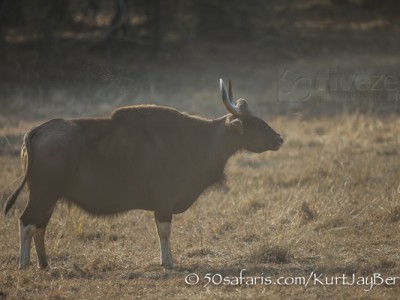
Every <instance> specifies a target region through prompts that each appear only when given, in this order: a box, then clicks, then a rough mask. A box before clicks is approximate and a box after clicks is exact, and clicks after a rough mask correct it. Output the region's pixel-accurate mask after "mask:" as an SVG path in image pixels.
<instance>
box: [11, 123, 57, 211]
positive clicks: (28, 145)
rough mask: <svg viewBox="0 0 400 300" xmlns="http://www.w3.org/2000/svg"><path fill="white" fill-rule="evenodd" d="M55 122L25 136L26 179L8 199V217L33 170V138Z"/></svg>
mask: <svg viewBox="0 0 400 300" xmlns="http://www.w3.org/2000/svg"><path fill="white" fill-rule="evenodd" d="M51 121H53V120H50V121H47V122H45V123H43V124H42V125H40V126H37V127H35V128H33V129H31V130H29V131H28V132H27V133H26V134H25V136H24V142H23V146H22V147H25V149H26V152H27V157H26V160H27V161H26V169H25V174H24V178H23V179H22V181H21V183H20V184H19V186H18V187H17V189H16V190H15V191H14V192H13V193H12V194H11V195H10V196H9V197H8V199H7V201H6V203H5V205H4V215H6V214H7V213H8V211H9V210H10V208H11V207H12V206H13V205H14V203H15V201H16V200H17V198H18V195H19V193H20V192H21V191H22V189H23V188H24V185H25V183H26V180H27V178H28V176H29V173H30V170H31V162H32V143H31V140H32V137H33V136H34V135H35V134H36V132H37V131H38V130H39V129H40V128H42V127H43V126H44V125H46V124H47V123H49V122H51Z"/></svg>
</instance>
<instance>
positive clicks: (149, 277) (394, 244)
mask: <svg viewBox="0 0 400 300" xmlns="http://www.w3.org/2000/svg"><path fill="white" fill-rule="evenodd" d="M360 34H361V36H362V33H360ZM375 37H376V39H375V40H374V41H372V40H371V41H369V42H362V38H360V40H357V41H356V42H354V44H353V46H354V47H353V48H352V49H353V50H354V49H355V52H354V53H350V52H349V51H348V50H346V49H344V50H340V49H338V48H335V43H334V42H329V41H328V42H326V43H327V45H328V46H329V47H330V46H332V48H329V47H325V48H324V47H323V46H321V47H320V48H318V49H319V50H318V51H317V52H316V53H314V54H312V53H311V52H312V51H311V50H312V47H311V46H309V47H311V48H308V47H305V45H311V44H312V41H310V40H307V42H304V44H301V43H298V44H296V45H297V47H298V48H296V49H297V50H296V51H298V53H297V54H296V55H298V56H296V57H293V56H290V55H291V54H292V53H293V52H290V51H289V50H288V47H286V48H285V49H283V50H282V55H281V56H279V59H275V58H274V57H275V56H274V53H275V55H276V53H277V51H276V48H274V47H278V49H279V45H278V46H276V44H272V46H271V45H267V46H265V45H264V46H263V45H261V46H260V45H259V47H260V48H259V49H257V50H255V49H256V48H255V47H252V46H248V45H242V46H240V45H239V46H238V45H237V46H236V48H235V49H234V51H232V49H233V48H230V47H229V45H228V46H220V47H219V48H218V47H217V48H215V47H214V46H205V48H206V50H205V49H204V48H195V47H194V48H192V49H186V50H185V51H183V52H182V53H181V54H180V55H178V56H177V57H173V58H171V57H168V56H166V57H163V58H161V60H160V61H157V62H147V65H146V64H140V59H141V58H140V57H135V56H133V57H131V56H124V57H123V58H115V57H114V58H113V60H112V61H111V60H110V59H109V58H110V57H109V56H107V55H105V56H104V57H94V58H91V60H90V61H89V62H88V60H85V61H84V62H86V65H84V64H83V65H81V67H80V68H81V69H79V68H78V69H77V71H76V73H77V74H79V73H81V71H82V70H86V71H87V72H88V73H89V74H92V75H93V76H94V77H95V78H97V79H99V78H100V79H101V80H102V81H101V82H100V83H99V85H94V84H93V83H92V82H91V81H90V80H89V81H88V82H89V83H87V85H86V86H85V87H80V88H81V89H82V90H81V91H80V92H79V93H81V94H82V95H84V96H82V97H81V98H80V97H78V96H76V95H79V93H78V92H77V93H76V94H74V93H73V89H69V88H60V87H58V89H57V88H55V89H49V88H48V86H47V87H44V86H40V85H39V86H38V87H37V90H35V97H34V99H33V100H32V99H31V98H30V92H31V91H32V90H31V89H30V88H31V87H29V86H25V85H24V83H23V84H21V88H18V89H16V90H15V92H14V94H13V95H12V97H11V98H12V99H11V98H10V101H9V103H8V104H7V105H6V106H4V107H2V108H1V109H0V166H1V167H0V204H1V205H3V204H4V202H5V201H6V199H7V196H8V195H9V194H10V192H11V191H12V190H13V188H15V186H16V185H17V183H18V179H19V178H20V176H21V168H20V161H19V157H18V153H19V147H20V142H21V139H22V135H23V133H24V132H25V131H26V130H27V129H29V128H30V127H32V126H35V125H37V124H40V123H41V122H43V121H44V120H46V119H49V118H53V117H78V116H95V115H97V116H101V115H106V114H108V113H109V112H110V111H111V110H112V109H113V108H115V107H117V106H120V105H126V104H135V103H157V104H163V105H166V106H172V107H176V108H178V109H180V110H184V111H188V112H190V113H197V114H200V115H203V116H208V117H217V116H221V115H223V114H225V111H224V108H223V106H222V103H221V100H220V95H219V93H218V88H217V86H218V79H219V78H220V77H224V78H228V77H232V78H233V79H234V81H233V84H234V95H235V96H237V97H245V98H247V99H248V101H249V103H250V105H251V106H252V107H253V108H254V110H256V111H257V112H258V113H259V114H260V115H262V116H264V117H265V118H266V119H267V120H268V123H269V124H270V125H271V126H272V127H273V128H274V129H276V130H277V131H278V132H279V133H281V134H282V135H284V136H285V144H284V146H283V147H282V148H281V149H280V150H279V151H278V152H267V153H263V154H251V153H246V152H242V153H238V154H236V155H235V156H234V157H232V158H231V160H230V161H229V162H228V165H227V167H226V176H227V186H226V187H215V188H211V189H209V190H207V191H206V192H205V193H204V194H203V195H202V196H201V197H200V198H199V199H198V201H197V202H195V204H194V205H193V206H192V207H191V208H190V209H189V210H188V211H186V212H185V213H183V214H181V215H177V216H175V217H174V220H173V229H172V239H171V241H172V251H173V256H174V258H175V264H176V269H175V270H174V271H169V272H164V270H163V269H162V268H161V267H160V266H159V245H158V237H157V234H156V230H155V225H154V217H153V214H152V213H150V212H146V211H131V212H127V213H124V214H121V215H118V216H113V217H109V218H98V217H93V216H90V215H88V214H86V213H84V212H82V211H81V210H79V209H78V208H76V207H69V206H68V205H66V204H65V203H62V202H60V203H59V204H58V206H57V208H56V210H55V212H54V214H53V217H52V219H51V221H50V224H49V226H48V230H47V233H46V238H47V249H48V257H49V260H50V265H51V268H50V269H49V270H39V269H37V268H36V266H35V264H36V256H35V253H34V251H32V256H31V257H32V264H33V265H32V266H31V267H30V268H29V269H28V270H25V271H22V270H19V269H18V249H19V241H18V239H19V238H18V217H19V215H20V213H21V212H22V210H23V208H24V205H25V203H26V199H27V192H26V191H25V192H24V193H22V194H21V196H20V198H19V199H18V201H17V203H16V205H15V207H14V208H13V209H12V211H11V212H10V214H9V215H8V216H7V217H3V216H2V217H0V240H1V242H0V299H134V298H147V299H160V298H164V299H219V298H221V299H223V298H226V299H238V298H243V299H279V298H280V299H323V298H324V299H351V298H353V299H397V298H398V297H399V295H400V238H399V231H400V202H399V199H400V168H399V165H400V159H399V157H400V152H399V151H400V119H399V117H398V113H396V111H397V112H398V109H399V102H393V101H392V102H391V104H392V106H389V107H388V106H379V101H378V104H376V103H374V104H373V105H371V106H368V105H366V104H365V103H367V100H368V99H370V98H376V97H378V96H380V97H386V96H387V95H386V94H385V92H386V91H380V92H379V93H378V94H377V93H374V92H373V91H364V92H362V93H361V92H357V91H354V90H351V91H345V92H343V93H342V94H340V96H341V97H343V100H346V99H350V98H351V99H353V98H354V97H356V98H357V99H358V98H362V99H363V100H365V101H366V102H365V103H364V102H363V103H362V104H363V106H360V109H354V108H351V109H346V108H344V109H343V108H342V106H339V107H340V108H337V109H336V110H334V111H332V107H330V104H329V103H325V102H323V101H322V103H321V99H327V98H329V97H330V94H329V93H328V92H326V91H325V92H324V91H322V92H321V91H320V92H319V94H318V95H317V96H316V98H314V99H312V100H315V101H309V102H308V103H300V104H299V103H286V102H282V103H272V102H271V103H270V102H266V99H269V100H270V101H274V100H276V98H277V94H276V77H277V74H279V72H278V71H279V70H281V69H282V68H289V69H290V70H305V72H306V71H307V72H308V73H306V74H310V72H311V73H312V74H317V73H318V72H320V71H326V70H331V69H332V68H333V67H334V68H336V70H339V71H341V72H343V74H354V73H357V74H373V73H374V72H375V73H377V74H392V73H393V72H395V74H398V72H397V73H396V71H395V70H396V68H397V70H398V67H399V65H400V57H399V55H398V53H399V52H398V51H397V50H398V49H399V48H400V47H399V45H397V44H396V43H395V42H392V44H389V43H386V44H385V43H384V42H382V40H384V38H383V37H382V35H381V34H380V33H377V34H376V36H375ZM377 41H378V42H377ZM314 42H315V43H317V42H316V41H314ZM381 42H382V43H381ZM363 43H364V44H363ZM377 43H381V44H382V45H383V44H384V45H386V47H389V48H387V49H386V51H387V52H385V53H386V55H382V51H381V50H382V49H381V48H379V47H378V46H374V45H376V44H377ZM293 45H295V43H293ZM293 45H292V46H293ZM253 46H254V45H253ZM289 46H290V45H289ZM366 46H368V47H370V49H371V51H370V53H369V55H361V54H360V53H361V52H362V49H363V48H364V47H366ZM262 47H263V48H262ZM357 47H358V48H357ZM374 47H375V48H374ZM349 48H350V46H349ZM274 49H275V50H274ZM299 49H300V50H299ZM292 50H293V49H292ZM274 51H275V52H274ZM285 51H286V52H285ZM285 53H286V54H287V55H286V54H285ZM299 53H300V54H299ZM305 53H307V55H306V54H305ZM28 54H29V53H28ZM28 54H27V55H28ZM249 58H251V60H250V59H249ZM118 59H119V60H118ZM10 61H11V62H12V55H11V58H10ZM11 62H10V63H9V64H8V65H6V66H5V67H7V68H9V70H11V69H12V68H13V64H12V63H11ZM52 63H53V62H52V61H51V58H49V61H48V62H47V64H49V65H50V64H52ZM70 63H72V62H71V61H70V58H68V57H66V58H65V62H64V64H65V65H62V64H61V65H58V66H59V67H60V69H59V70H58V71H54V72H56V74H59V73H57V72H61V71H60V70H61V69H62V67H63V66H64V67H65V66H66V65H68V64H70ZM78 63H79V61H78ZM78 63H76V64H75V65H73V66H72V67H74V66H76V65H77V64H78ZM46 66H47V65H45V67H46ZM93 66H97V67H96V68H94V67H93ZM114 67H115V68H116V69H113V68H114ZM124 68H125V69H126V70H135V71H134V73H135V74H138V73H141V74H145V75H144V76H143V77H141V76H136V77H135V76H134V75H132V74H126V73H124V72H122V71H121V70H124ZM27 69H28V68H27ZM51 70H52V69H51ZM63 70H64V69H63ZM63 72H64V71H63ZM65 72H66V73H65V74H64V73H62V74H63V75H62V76H61V77H62V80H64V81H65V82H68V80H70V81H72V80H71V78H69V77H68V74H67V71H65ZM313 72H314V73H313ZM375 73H374V74H375ZM26 74H28V75H29V74H30V73H29V72H28V71H27V73H26ZM28 75H27V76H28ZM31 75H32V74H31ZM47 76H48V77H49V78H51V77H52V76H53V74H52V73H49V74H47ZM124 77H127V78H128V79H129V78H130V79H131V80H130V81H129V80H128V82H125V81H123V78H124ZM397 78H398V77H397ZM86 79H87V78H86ZM274 80H275V83H274ZM72 83H73V84H72V85H74V84H75V83H76V82H75V81H72ZM49 84H51V83H49ZM141 86H145V87H146V88H145V89H143V90H141V89H140V87H141ZM75 88H76V89H78V87H75ZM42 89H43V91H46V93H45V94H44V93H42ZM83 89H85V90H83ZM49 91H50V92H49ZM397 92H398V90H397ZM111 99H113V100H111ZM364 104H365V105H364ZM367 106H368V109H365V107H367ZM315 107H317V108H318V109H317V112H315V111H314V110H313V109H314V108H315ZM310 111H312V113H310ZM205 142H206V141H205ZM243 269H245V270H244V271H242V275H243V276H244V279H242V284H237V283H238V282H237V281H235V280H239V279H238V277H239V276H240V273H241V270H243ZM193 273H195V274H197V275H198V280H199V282H198V283H197V284H188V283H186V282H185V279H186V281H188V280H189V281H190V280H195V279H196V278H195V275H193ZM379 274H380V275H379ZM189 275H190V276H189ZM344 276H346V278H345V279H344ZM352 276H355V282H354V281H353V277H352ZM373 276H375V281H374V282H373V283H372V284H371V277H373ZM396 276H397V278H390V277H396ZM261 277H262V279H261ZM207 278H211V282H210V283H208V282H209V279H207ZM309 278H311V280H309V281H308V279H309ZM382 279H385V280H386V281H385V282H382ZM307 281H308V284H306V282H307ZM335 281H336V282H335Z"/></svg>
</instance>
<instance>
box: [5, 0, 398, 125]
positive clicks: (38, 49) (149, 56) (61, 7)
mask: <svg viewBox="0 0 400 300" xmlns="http://www.w3.org/2000/svg"><path fill="white" fill-rule="evenodd" d="M399 11H400V3H399V2H398V1H394V0H386V1H373V0H354V1H351V0H303V1H293V0H285V1H274V0H273V1H261V0H253V1H238V0H229V1H228V0H204V1H199V0H197V1H183V0H170V1H160V0H152V1H146V0H115V1H112V0H99V1H94V0H80V1H78V0H54V1H47V0H37V1H31V0H13V1H11V0H2V1H0V45H1V46H0V70H1V72H0V108H1V109H0V122H3V123H4V122H5V119H4V118H8V119H9V117H10V116H16V117H17V118H21V116H23V117H24V118H33V119H46V118H49V117H55V116H66V117H69V116H77V115H82V114H86V115H88V114H89V115H98V114H108V112H109V111H110V110H111V109H112V108H114V107H116V106H120V105H127V104H135V103H158V104H163V105H167V106H174V107H176V108H178V109H181V110H185V111H188V112H194V113H199V114H206V115H208V116H210V117H216V116H218V115H221V114H223V113H225V111H224V109H223V107H222V105H221V104H220V102H219V101H220V98H219V90H218V81H219V78H220V77H222V78H225V79H228V78H232V80H233V84H234V96H235V97H244V98H246V99H248V100H249V101H250V103H251V104H252V106H255V107H256V110H258V111H259V112H260V113H262V114H264V115H266V116H267V115H268V114H276V113H292V112H298V111H301V112H305V113H311V114H315V113H318V114H319V113H321V112H328V115H329V114H331V113H332V112H342V111H343V107H345V109H346V110H353V111H354V110H359V111H362V112H365V111H366V112H378V113H381V112H385V111H389V112H398V111H399V105H398V103H399V101H398V100H399V99H398V98H399V87H400V80H399V78H400V74H399V68H398V66H399V63H400V59H399V57H400V51H399V50H400V39H399V31H400V19H399ZM26 111H27V112H28V114H26ZM0 124H1V123H0Z"/></svg>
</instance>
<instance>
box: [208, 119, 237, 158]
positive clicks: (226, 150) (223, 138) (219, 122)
mask: <svg viewBox="0 0 400 300" xmlns="http://www.w3.org/2000/svg"><path fill="white" fill-rule="evenodd" d="M226 118H227V116H223V117H221V118H218V119H215V120H212V121H211V122H212V124H213V131H214V139H215V140H214V141H213V142H214V145H215V147H217V149H215V152H214V153H218V156H219V160H221V162H222V161H224V164H225V163H226V161H227V160H228V159H229V158H230V157H231V156H232V155H233V154H235V153H236V152H237V151H239V150H240V149H241V144H240V140H239V137H238V135H237V134H236V133H235V132H233V131H232V130H230V129H229V128H228V127H227V125H226Z"/></svg>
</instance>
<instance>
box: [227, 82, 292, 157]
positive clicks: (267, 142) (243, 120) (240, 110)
mask: <svg viewBox="0 0 400 300" xmlns="http://www.w3.org/2000/svg"><path fill="white" fill-rule="evenodd" d="M220 88H221V94H222V101H223V103H224V105H225V107H226V109H227V110H228V112H230V114H229V115H228V117H227V119H226V124H227V126H228V127H229V128H230V129H231V130H233V131H234V132H235V134H237V135H238V138H239V139H240V140H241V142H242V147H243V148H244V149H245V150H248V151H251V152H256V153H260V152H264V151H267V150H273V151H276V150H278V149H279V148H280V147H281V146H282V145H283V141H284V140H283V137H282V136H281V135H280V134H279V133H277V132H276V131H275V130H273V129H272V128H271V127H270V126H269V125H268V124H267V123H266V122H265V121H264V120H262V119H260V118H258V117H256V116H255V115H254V114H252V113H251V112H250V110H249V106H248V104H247V101H246V100H244V99H239V100H237V101H236V104H235V103H234V102H233V96H232V85H231V81H230V80H229V89H228V94H226V91H225V87H224V81H223V80H222V79H220Z"/></svg>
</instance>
